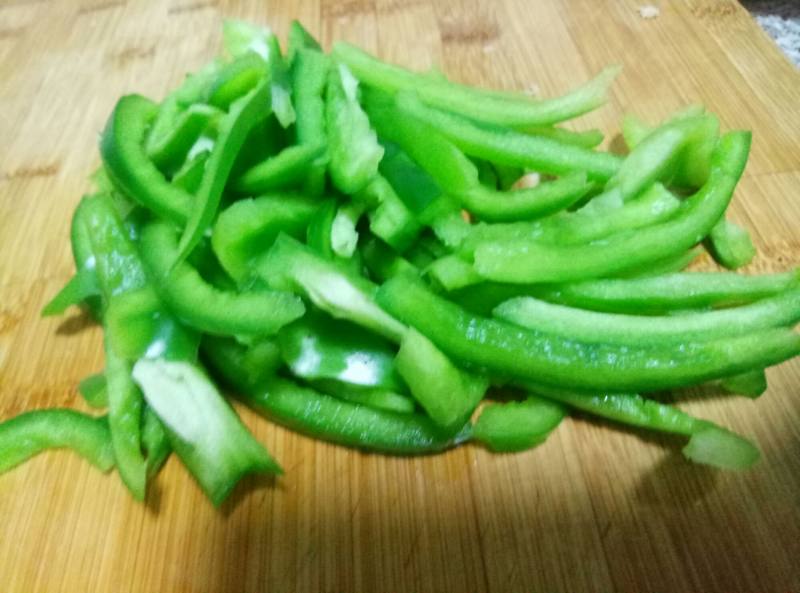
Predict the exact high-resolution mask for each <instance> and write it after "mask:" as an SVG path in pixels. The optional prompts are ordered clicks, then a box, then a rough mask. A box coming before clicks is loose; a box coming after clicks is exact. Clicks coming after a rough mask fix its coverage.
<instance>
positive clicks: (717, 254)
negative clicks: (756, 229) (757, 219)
mask: <svg viewBox="0 0 800 593" xmlns="http://www.w3.org/2000/svg"><path fill="white" fill-rule="evenodd" d="M708 240H709V243H710V245H711V253H712V255H713V256H714V259H715V260H717V261H718V262H719V263H720V264H722V265H723V266H725V267H726V268H728V269H729V270H735V269H737V268H741V267H743V266H746V265H747V264H749V263H750V262H751V261H753V258H754V257H755V256H756V248H755V247H754V246H753V240H752V239H751V238H750V233H748V232H747V231H746V230H745V229H743V228H742V227H740V226H739V225H737V224H736V223H733V222H731V221H729V220H725V219H724V218H722V219H721V220H720V221H719V222H718V223H717V224H715V225H714V227H713V228H712V229H711V232H710V233H709V235H708Z"/></svg>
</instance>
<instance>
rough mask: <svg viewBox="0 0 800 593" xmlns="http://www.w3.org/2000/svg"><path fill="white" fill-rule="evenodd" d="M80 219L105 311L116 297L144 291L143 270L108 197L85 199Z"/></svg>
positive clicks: (126, 232) (144, 276) (77, 220)
mask: <svg viewBox="0 0 800 593" xmlns="http://www.w3.org/2000/svg"><path fill="white" fill-rule="evenodd" d="M77 216H78V218H77V219H76V221H75V222H76V224H80V225H82V226H83V227H84V232H85V233H86V234H87V235H88V237H89V246H90V248H91V252H92V254H93V257H94V271H95V274H96V278H97V284H98V286H99V288H100V292H101V295H102V300H103V303H104V307H108V304H109V303H110V302H111V300H112V299H113V298H114V297H115V296H117V295H120V294H122V293H125V292H127V291H129V290H136V289H139V288H141V287H143V286H144V285H145V284H146V283H147V276H146V274H145V271H144V267H143V266H142V262H141V259H140V258H139V254H138V253H137V251H136V247H135V246H134V244H133V242H132V241H131V240H130V237H129V234H128V233H129V232H128V230H127V229H126V228H125V225H124V224H123V222H122V220H121V219H120V217H119V215H118V214H117V211H116V210H115V209H114V205H113V204H112V202H111V199H110V198H109V196H107V195H103V194H98V195H95V196H91V197H88V198H84V201H83V206H82V208H81V209H80V212H79V213H78V214H77Z"/></svg>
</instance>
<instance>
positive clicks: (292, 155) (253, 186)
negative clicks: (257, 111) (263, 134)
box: [233, 144, 325, 194]
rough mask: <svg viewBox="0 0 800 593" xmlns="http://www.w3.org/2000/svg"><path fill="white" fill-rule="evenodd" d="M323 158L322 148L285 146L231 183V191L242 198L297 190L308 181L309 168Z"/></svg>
mask: <svg viewBox="0 0 800 593" xmlns="http://www.w3.org/2000/svg"><path fill="white" fill-rule="evenodd" d="M324 154H325V145H324V144H301V145H298V146H288V147H286V148H284V149H283V150H282V151H281V152H280V153H278V154H277V155H275V156H273V157H270V158H268V159H267V160H265V161H263V162H261V163H259V164H257V165H255V166H253V167H251V168H250V169H248V170H247V171H245V172H244V173H243V174H242V176H241V177H239V178H238V179H237V180H236V181H235V182H234V184H233V189H234V190H235V191H237V192H238V193H242V194H258V193H261V192H266V191H272V190H276V189H284V188H287V187H295V186H298V185H300V184H301V183H302V181H303V180H304V179H306V178H307V175H308V170H309V168H311V167H313V166H314V163H315V162H316V161H317V160H318V159H319V158H320V157H321V156H323V155H324Z"/></svg>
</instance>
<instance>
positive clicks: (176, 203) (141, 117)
mask: <svg viewBox="0 0 800 593" xmlns="http://www.w3.org/2000/svg"><path fill="white" fill-rule="evenodd" d="M157 111H158V109H157V107H156V105H155V104H154V103H153V102H152V101H150V100H149V99H146V98H144V97H142V96H141V95H126V96H124V97H122V98H121V99H120V100H119V101H118V102H117V105H116V107H115V108H114V111H113V112H112V114H111V117H109V119H108V123H107V124H106V127H105V129H104V130H103V133H102V135H101V136H100V155H101V156H102V158H103V164H104V166H105V168H106V171H107V172H108V175H109V177H110V178H111V180H112V181H113V183H114V185H115V186H116V187H117V188H118V189H119V190H120V191H121V192H122V193H123V194H125V195H126V196H130V197H131V198H133V199H134V200H136V201H137V202H138V203H139V204H140V205H142V206H144V207H145V208H147V209H149V210H151V211H153V212H154V213H155V214H156V215H158V216H160V217H162V218H165V219H167V220H169V221H171V222H173V223H175V224H179V225H183V224H185V223H186V221H187V220H188V219H189V215H190V213H191V212H192V210H193V206H192V203H193V202H194V198H193V197H192V195H191V194H190V193H188V192H187V191H185V190H183V189H180V188H178V187H175V186H173V185H172V184H170V183H169V182H168V181H167V180H166V179H165V178H164V175H163V174H162V173H161V171H159V170H158V167H156V166H155V164H154V163H153V162H152V161H151V160H150V158H149V157H148V156H147V153H146V151H145V148H144V141H145V135H146V133H147V129H148V126H149V125H150V122H152V121H153V118H154V117H155V115H156V112H157Z"/></svg>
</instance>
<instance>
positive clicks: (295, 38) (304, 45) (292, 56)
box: [286, 20, 322, 120]
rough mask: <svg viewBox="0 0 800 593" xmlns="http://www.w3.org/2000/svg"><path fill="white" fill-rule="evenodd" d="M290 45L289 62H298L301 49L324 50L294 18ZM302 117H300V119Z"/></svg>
mask: <svg viewBox="0 0 800 593" xmlns="http://www.w3.org/2000/svg"><path fill="white" fill-rule="evenodd" d="M287 45H288V47H287V49H286V59H287V60H288V61H289V63H291V64H292V66H293V67H294V64H295V63H296V59H297V58H296V56H297V54H298V53H300V51H301V50H309V51H316V52H322V46H321V45H320V44H319V41H317V40H316V39H315V38H314V36H313V35H312V34H311V33H309V32H308V31H307V30H306V28H305V27H303V25H302V24H301V23H300V21H297V20H293V21H292V22H291V24H290V25H289V35H288V43H287ZM299 119H300V118H298V120H299Z"/></svg>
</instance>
